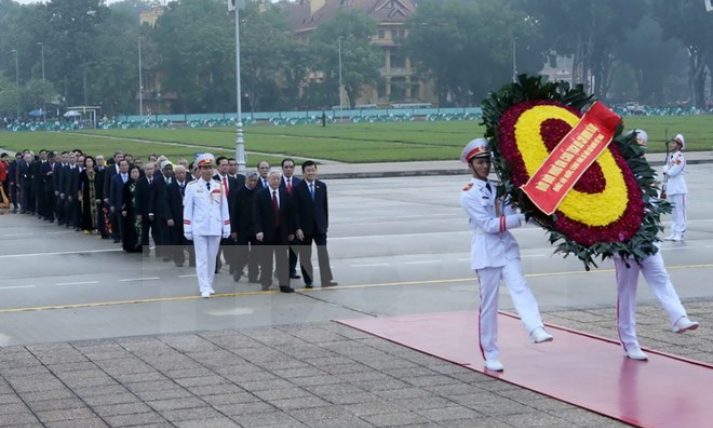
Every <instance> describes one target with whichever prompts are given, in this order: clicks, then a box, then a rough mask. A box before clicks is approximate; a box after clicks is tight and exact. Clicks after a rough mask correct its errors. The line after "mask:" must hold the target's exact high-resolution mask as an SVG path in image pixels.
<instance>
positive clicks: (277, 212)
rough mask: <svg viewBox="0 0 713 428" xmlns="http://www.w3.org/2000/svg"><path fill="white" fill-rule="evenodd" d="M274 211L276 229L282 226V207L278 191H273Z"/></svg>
mask: <svg viewBox="0 0 713 428" xmlns="http://www.w3.org/2000/svg"><path fill="white" fill-rule="evenodd" d="M272 211H273V212H274V213H275V227H277V226H279V225H280V205H278V203H277V190H273V191H272Z"/></svg>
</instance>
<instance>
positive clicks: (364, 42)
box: [309, 9, 382, 108]
mask: <svg viewBox="0 0 713 428" xmlns="http://www.w3.org/2000/svg"><path fill="white" fill-rule="evenodd" d="M374 34H376V21H374V20H373V19H372V18H370V17H368V16H367V15H365V14H364V13H363V12H361V11H359V10H354V9H349V10H343V9H341V10H339V11H338V12H337V14H336V16H335V17H334V19H333V20H331V21H329V22H326V23H324V24H322V25H320V26H319V27H318V28H317V29H316V30H315V31H314V33H313V34H312V35H311V36H310V39H309V46H310V50H311V52H312V53H311V55H312V58H314V59H316V61H315V63H314V67H313V71H315V72H321V73H322V75H323V76H324V80H323V83H322V84H318V85H315V87H314V88H312V89H317V88H320V89H321V90H322V91H323V96H317V99H324V100H325V104H326V105H335V104H339V38H340V37H341V45H342V49H341V50H342V85H343V87H344V91H345V92H346V94H347V98H348V101H349V105H350V106H351V107H352V108H353V107H354V105H355V104H356V101H357V99H358V98H359V96H360V95H361V90H362V88H363V87H364V85H367V84H376V83H377V81H378V80H379V78H380V76H381V73H380V72H379V67H381V64H382V58H381V53H380V50H379V48H378V47H376V46H374V45H372V44H371V42H370V40H371V37H372V36H373V35H374ZM332 94H333V95H332ZM325 104H322V105H323V106H324V105H325Z"/></svg>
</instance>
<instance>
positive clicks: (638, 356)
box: [626, 346, 649, 361]
mask: <svg viewBox="0 0 713 428" xmlns="http://www.w3.org/2000/svg"><path fill="white" fill-rule="evenodd" d="M626 356H627V358H630V359H632V360H636V361H646V360H648V359H649V357H647V356H646V354H644V351H642V350H641V348H639V347H638V346H635V347H631V348H629V349H627V350H626Z"/></svg>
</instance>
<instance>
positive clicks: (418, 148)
mask: <svg viewBox="0 0 713 428" xmlns="http://www.w3.org/2000/svg"><path fill="white" fill-rule="evenodd" d="M634 128H641V129H644V130H646V131H647V132H648V134H649V147H650V151H653V152H660V151H664V150H665V146H664V144H663V143H664V141H665V140H666V138H669V139H670V138H672V137H673V136H674V135H675V134H676V133H679V132H680V133H682V134H683V135H684V136H685V138H686V144H687V150H689V151H691V150H711V147H712V146H713V120H711V117H710V116H683V117H629V118H626V129H627V130H631V129H634ZM482 134H483V128H482V127H481V126H480V125H479V124H478V123H477V122H472V121H463V122H401V123H374V124H370V123H360V124H353V123H343V124H329V125H328V126H327V127H324V128H323V127H321V126H319V125H297V126H249V127H246V128H245V149H246V151H248V152H252V153H248V164H249V165H253V164H255V163H256V162H257V161H258V160H261V159H267V160H268V161H270V162H271V163H275V162H279V161H280V160H281V159H282V158H283V157H284V156H294V157H297V158H314V159H324V160H333V161H341V162H350V163H358V162H388V161H417V160H448V159H457V158H458V155H459V154H460V150H461V148H462V147H463V145H464V144H465V143H467V142H468V141H469V140H471V139H473V138H476V137H478V136H480V135H482ZM107 137H109V138H107ZM186 145H190V146H193V147H186ZM0 147H1V148H3V149H9V150H13V151H17V150H21V149H23V148H31V149H34V150H35V151H37V150H39V149H40V148H47V149H51V150H55V151H61V150H67V149H74V148H79V149H82V150H83V151H85V152H87V153H92V154H97V153H102V154H104V155H105V156H107V155H111V154H112V153H113V152H114V151H117V150H120V151H124V152H128V153H132V154H134V155H136V156H143V157H145V156H146V155H148V154H150V153H160V154H164V155H166V156H168V157H169V158H171V159H175V158H178V157H186V158H188V159H190V158H192V157H193V156H194V154H195V153H198V152H202V151H208V150H210V151H212V152H213V153H214V154H216V155H220V154H226V155H230V154H232V153H234V148H235V130H234V129H233V128H203V129H183V128H179V129H160V130H150V129H136V130H134V129H130V130H109V131H103V130H100V131H83V132H81V133H75V134H68V133H55V132H42V133H40V132H17V133H10V132H0Z"/></svg>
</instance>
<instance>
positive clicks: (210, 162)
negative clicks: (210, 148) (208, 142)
mask: <svg viewBox="0 0 713 428" xmlns="http://www.w3.org/2000/svg"><path fill="white" fill-rule="evenodd" d="M196 166H197V167H198V168H200V167H202V166H215V157H214V156H213V155H212V154H210V153H203V154H201V155H200V156H198V158H197V159H196Z"/></svg>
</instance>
